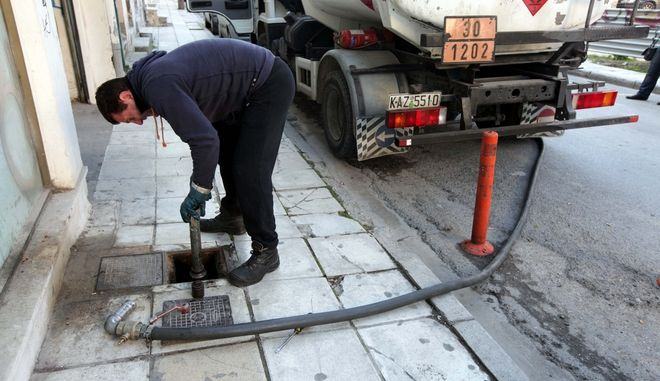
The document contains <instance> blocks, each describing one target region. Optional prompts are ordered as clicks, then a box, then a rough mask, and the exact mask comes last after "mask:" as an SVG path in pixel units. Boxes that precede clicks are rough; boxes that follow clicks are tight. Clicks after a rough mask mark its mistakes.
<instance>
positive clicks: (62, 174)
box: [5, 0, 82, 189]
mask: <svg viewBox="0 0 660 381" xmlns="http://www.w3.org/2000/svg"><path fill="white" fill-rule="evenodd" d="M9 3H10V4H11V9H10V11H11V12H12V13H13V15H14V17H13V19H14V20H15V22H16V29H17V31H18V36H19V43H20V50H21V51H22V53H23V58H24V60H25V62H26V65H25V66H26V70H27V81H28V83H29V87H30V91H31V95H32V99H33V101H34V106H35V111H36V117H37V122H38V124H39V130H40V132H41V137H42V140H43V146H44V154H45V157H46V163H47V165H48V171H49V174H50V180H51V183H52V185H53V187H55V188H58V189H73V188H75V186H76V182H77V180H78V177H79V175H80V172H81V170H82V160H81V158H80V147H79V146H78V136H77V134H76V128H75V122H74V120H73V112H72V110H71V102H70V101H69V90H68V85H67V80H66V74H65V71H64V64H63V60H62V51H61V48H60V42H59V38H58V32H57V27H56V24H55V18H54V15H53V8H52V5H51V2H50V1H46V2H43V1H42V0H9ZM5 11H7V10H5Z"/></svg>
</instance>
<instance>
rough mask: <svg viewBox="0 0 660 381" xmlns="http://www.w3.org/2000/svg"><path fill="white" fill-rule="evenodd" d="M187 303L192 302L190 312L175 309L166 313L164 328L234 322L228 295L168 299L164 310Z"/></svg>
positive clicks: (229, 323) (207, 325)
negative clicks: (184, 312) (183, 312)
mask: <svg viewBox="0 0 660 381" xmlns="http://www.w3.org/2000/svg"><path fill="white" fill-rule="evenodd" d="M186 303H188V304H190V312H188V313H187V314H182V313H180V312H179V311H175V312H172V313H171V314H169V315H166V316H165V317H164V318H163V327H164V328H190V327H215V326H225V325H232V324H234V319H233V318H232V317H231V306H230V305H229V296H227V295H217V296H209V297H206V298H203V299H201V300H199V299H179V300H166V301H164V302H163V311H167V310H169V309H170V308H172V307H174V306H175V305H179V306H180V305H183V304H186Z"/></svg>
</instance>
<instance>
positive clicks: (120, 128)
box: [112, 123, 143, 133]
mask: <svg viewBox="0 0 660 381" xmlns="http://www.w3.org/2000/svg"><path fill="white" fill-rule="evenodd" d="M142 129H143V127H142V126H138V125H137V124H126V123H121V124H115V125H113V126H112V132H113V133H115V132H137V131H142Z"/></svg>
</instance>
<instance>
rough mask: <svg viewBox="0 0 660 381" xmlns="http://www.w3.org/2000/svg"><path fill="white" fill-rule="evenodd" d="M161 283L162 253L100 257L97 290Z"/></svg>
mask: <svg viewBox="0 0 660 381" xmlns="http://www.w3.org/2000/svg"><path fill="white" fill-rule="evenodd" d="M159 284H163V255H162V253H151V254H140V255H122V256H116V257H103V258H101V266H100V267H99V275H98V278H97V279H96V289H97V290H98V291H102V290H111V289H117V288H130V287H145V286H155V285H159Z"/></svg>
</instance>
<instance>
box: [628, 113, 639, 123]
mask: <svg viewBox="0 0 660 381" xmlns="http://www.w3.org/2000/svg"><path fill="white" fill-rule="evenodd" d="M628 120H629V121H630V123H637V122H638V121H639V115H633V116H631V117H630V119H628Z"/></svg>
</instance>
